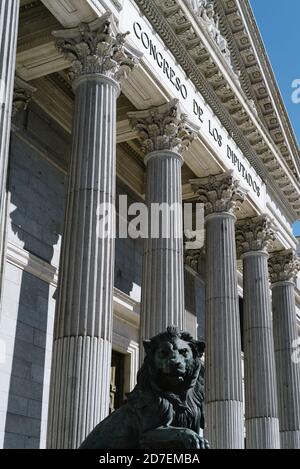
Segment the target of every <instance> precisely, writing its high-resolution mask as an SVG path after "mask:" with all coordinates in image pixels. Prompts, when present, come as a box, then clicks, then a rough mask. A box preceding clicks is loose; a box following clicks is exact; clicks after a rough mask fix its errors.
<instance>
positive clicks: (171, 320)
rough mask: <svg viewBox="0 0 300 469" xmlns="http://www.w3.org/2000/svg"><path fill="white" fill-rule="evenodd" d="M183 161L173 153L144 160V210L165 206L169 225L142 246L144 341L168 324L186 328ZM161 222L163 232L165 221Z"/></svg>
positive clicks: (150, 155)
mask: <svg viewBox="0 0 300 469" xmlns="http://www.w3.org/2000/svg"><path fill="white" fill-rule="evenodd" d="M182 161H183V160H182V159H181V157H180V156H179V155H178V154H177V153H174V152H172V151H161V152H159V151H157V152H153V153H151V154H149V155H148V157H147V189H146V190H147V193H146V204H147V208H148V210H149V213H151V207H153V204H166V205H165V207H166V208H168V212H165V213H166V214H167V215H166V216H167V218H168V220H169V222H170V226H169V233H166V235H167V236H166V237H165V238H164V237H162V236H161V234H162V233H160V236H159V237H158V238H152V237H151V236H150V237H149V238H148V239H146V240H145V244H144V258H143V284H142V308H141V310H142V312H143V314H142V317H141V321H142V326H141V333H142V337H144V338H149V337H153V336H155V335H157V334H158V333H160V332H162V331H164V330H165V329H166V328H167V327H168V326H170V325H175V326H178V327H179V328H180V329H181V330H184V329H185V308H184V280H183V278H184V277H183V239H182V233H183V228H182V189H181V166H182ZM169 209H170V210H169ZM169 214H170V215H169ZM163 216H164V215H163ZM150 219H151V217H150ZM156 221H157V220H155V219H154V218H153V222H156ZM162 223H163V224H164V225H163V228H164V229H165V228H166V222H165V221H163V222H162ZM150 226H151V220H150Z"/></svg>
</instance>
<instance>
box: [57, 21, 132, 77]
mask: <svg viewBox="0 0 300 469" xmlns="http://www.w3.org/2000/svg"><path fill="white" fill-rule="evenodd" d="M128 34H129V33H124V34H121V33H119V32H117V31H116V27H115V26H114V23H113V19H112V16H111V14H110V13H106V14H104V15H103V16H102V17H101V18H97V19H96V20H95V21H93V22H91V23H88V24H86V23H82V24H80V25H79V26H78V27H76V28H72V29H65V30H60V31H54V32H53V36H54V37H55V39H56V41H55V43H56V47H57V48H58V50H59V51H61V52H62V53H64V55H65V56H66V57H67V58H68V59H69V60H70V62H71V65H72V67H71V73H70V78H71V79H76V78H79V77H80V76H82V75H89V74H95V73H97V74H102V75H105V76H107V77H110V78H114V79H115V80H120V79H121V78H123V77H126V76H127V74H128V73H129V72H130V70H131V69H132V68H133V67H134V66H135V65H136V64H137V63H138V61H139V57H137V55H134V53H133V52H132V51H129V49H128V47H127V46H126V43H125V41H126V36H127V35H128Z"/></svg>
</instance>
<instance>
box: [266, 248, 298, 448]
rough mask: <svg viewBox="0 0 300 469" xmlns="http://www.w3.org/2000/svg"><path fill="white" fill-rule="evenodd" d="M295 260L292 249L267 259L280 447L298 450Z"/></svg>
mask: <svg viewBox="0 0 300 469" xmlns="http://www.w3.org/2000/svg"><path fill="white" fill-rule="evenodd" d="M299 266H300V263H299V259H298V258H297V257H296V256H295V254H294V253H293V251H292V250H287V251H281V252H275V253H273V254H272V255H271V257H270V260H269V271H270V277H271V284H272V309H273V329H274V345H275V361H276V374H277V391H278V413H279V429H280V440H281V449H300V364H299V363H295V362H294V361H293V360H292V355H293V352H294V351H295V345H294V344H295V341H296V340H297V339H298V332H297V316H296V305H295V279H296V276H297V273H298V271H299Z"/></svg>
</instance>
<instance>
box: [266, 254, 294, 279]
mask: <svg viewBox="0 0 300 469" xmlns="http://www.w3.org/2000/svg"><path fill="white" fill-rule="evenodd" d="M299 270H300V259H299V257H297V256H296V254H295V253H294V251H293V250H292V249H289V250H286V251H279V252H274V253H272V254H271V256H270V259H269V272H270V279H271V283H277V282H294V281H295V278H296V277H297V274H298V272H299Z"/></svg>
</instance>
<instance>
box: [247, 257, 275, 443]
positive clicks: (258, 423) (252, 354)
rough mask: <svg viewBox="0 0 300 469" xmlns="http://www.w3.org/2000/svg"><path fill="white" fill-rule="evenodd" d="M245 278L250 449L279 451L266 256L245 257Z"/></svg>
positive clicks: (248, 441)
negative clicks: (277, 449)
mask: <svg viewBox="0 0 300 469" xmlns="http://www.w3.org/2000/svg"><path fill="white" fill-rule="evenodd" d="M243 278H244V287H243V289H244V307H243V311H244V344H245V345H244V357H245V358H244V360H245V400H246V406H245V409H246V442H247V448H249V449H266V448H273V449H276V448H279V447H280V443H279V427H278V409H277V392H276V373H275V357H274V343H273V328H272V317H271V297H270V287H269V279H268V254H267V253H266V252H263V251H254V252H249V253H247V254H245V255H244V256H243Z"/></svg>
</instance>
